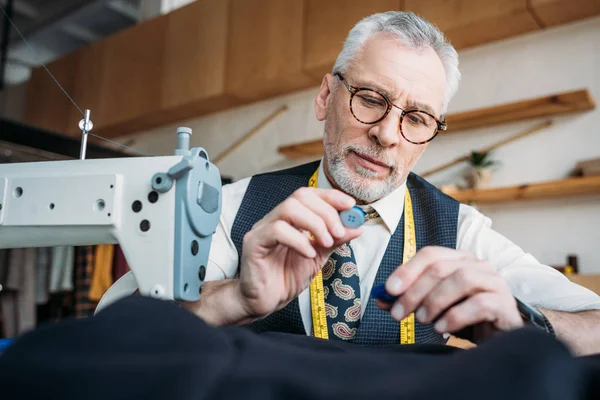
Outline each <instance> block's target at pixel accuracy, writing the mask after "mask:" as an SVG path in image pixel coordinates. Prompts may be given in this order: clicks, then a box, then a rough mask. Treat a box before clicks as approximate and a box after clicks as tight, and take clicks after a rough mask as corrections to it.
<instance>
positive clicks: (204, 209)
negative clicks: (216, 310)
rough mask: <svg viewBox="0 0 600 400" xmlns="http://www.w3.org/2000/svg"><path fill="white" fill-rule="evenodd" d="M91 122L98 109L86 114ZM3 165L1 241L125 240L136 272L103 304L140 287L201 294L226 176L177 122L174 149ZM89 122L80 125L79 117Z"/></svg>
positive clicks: (178, 295) (147, 291)
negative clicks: (154, 153)
mask: <svg viewBox="0 0 600 400" xmlns="http://www.w3.org/2000/svg"><path fill="white" fill-rule="evenodd" d="M86 121H89V112H88V113H87V115H86ZM82 123H83V125H82V128H83V130H84V135H83V138H84V140H83V141H82V153H81V154H82V156H81V159H80V160H68V161H49V162H33V163H15V164H0V248H19V247H46V246H59V245H74V246H81V245H95V244H119V245H120V246H121V247H122V250H123V253H124V255H125V258H126V259H127V262H128V264H129V267H130V268H131V272H132V273H131V274H128V275H125V276H124V277H123V278H121V279H120V280H119V281H117V282H115V283H114V284H113V286H112V287H111V288H110V289H109V290H108V291H107V292H106V293H105V295H104V297H103V298H102V301H101V302H100V304H99V305H98V308H97V310H99V309H101V308H103V307H106V306H107V305H108V304H110V303H112V302H114V301H116V300H117V299H119V298H121V297H123V296H126V295H129V294H131V286H132V285H131V280H132V279H134V280H135V283H136V284H135V285H134V287H136V288H138V289H139V291H140V293H141V294H142V295H148V296H153V297H158V298H161V299H169V300H181V301H196V300H199V298H200V294H199V293H200V288H201V287H202V285H203V283H204V279H205V276H206V269H207V266H208V253H209V250H210V245H211V239H212V234H213V233H214V232H215V229H216V227H217V224H218V222H219V216H220V213H221V176H220V172H219V169H218V168H217V167H216V166H215V165H213V164H212V163H211V162H210V160H209V157H208V154H207V152H206V151H205V150H204V149H202V148H192V149H190V148H189V143H190V136H191V134H192V131H191V129H189V128H179V129H178V130H177V137H178V140H177V149H176V150H175V152H174V153H175V154H174V155H172V156H163V157H131V158H118V159H93V160H92V159H89V160H85V145H86V141H85V139H87V132H88V131H89V130H90V129H91V124H90V125H85V123H86V122H85V121H84V120H82ZM80 125H81V124H80Z"/></svg>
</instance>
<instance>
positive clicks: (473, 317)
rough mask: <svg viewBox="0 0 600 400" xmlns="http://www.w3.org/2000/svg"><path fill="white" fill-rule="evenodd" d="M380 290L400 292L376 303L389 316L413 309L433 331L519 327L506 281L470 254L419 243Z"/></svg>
mask: <svg viewBox="0 0 600 400" xmlns="http://www.w3.org/2000/svg"><path fill="white" fill-rule="evenodd" d="M386 290H387V291H388V293H390V294H391V295H394V296H400V298H399V299H398V300H396V302H395V303H394V304H393V305H388V304H384V303H382V302H378V303H377V305H378V306H379V307H380V308H383V309H386V310H390V309H391V313H392V316H393V317H394V319H396V320H398V321H400V320H401V319H402V318H404V317H406V316H407V315H409V314H410V313H411V312H415V317H416V319H417V320H418V321H419V322H421V323H431V322H433V321H436V320H437V322H436V323H435V325H434V327H435V329H436V330H437V331H438V332H439V333H453V332H457V331H459V330H461V329H463V328H465V327H468V326H470V325H475V324H478V323H482V322H489V323H491V324H492V325H493V326H494V327H495V328H496V329H498V330H511V329H516V328H520V327H522V326H523V320H522V318H521V315H520V314H519V312H518V309H517V306H516V301H515V299H514V297H513V295H512V293H511V292H510V289H509V287H508V284H507V283H506V281H505V280H504V279H503V278H502V277H500V276H499V275H498V273H497V272H496V270H495V268H494V267H493V266H492V265H490V264H489V263H487V262H484V261H479V260H477V259H475V258H474V257H473V256H472V255H471V254H470V253H468V252H464V251H459V250H454V249H448V248H442V247H427V248H423V249H422V250H420V251H419V252H417V254H416V255H415V256H414V257H413V258H412V259H411V260H410V261H408V262H407V263H406V264H404V265H401V266H400V267H398V268H397V269H396V270H395V271H394V272H393V273H392V274H391V275H390V277H389V278H388V280H387V282H386Z"/></svg>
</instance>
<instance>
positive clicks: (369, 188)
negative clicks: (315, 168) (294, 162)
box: [325, 143, 401, 204]
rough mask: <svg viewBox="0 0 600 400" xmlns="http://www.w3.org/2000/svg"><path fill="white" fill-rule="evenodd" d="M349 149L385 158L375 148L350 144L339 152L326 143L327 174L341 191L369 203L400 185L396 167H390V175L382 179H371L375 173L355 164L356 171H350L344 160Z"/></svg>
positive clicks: (375, 175) (381, 158)
mask: <svg viewBox="0 0 600 400" xmlns="http://www.w3.org/2000/svg"><path fill="white" fill-rule="evenodd" d="M351 151H356V152H358V153H360V154H364V155H368V156H369V157H373V158H377V159H380V160H385V159H386V157H385V156H382V152H381V151H377V149H373V148H360V147H357V146H354V145H350V146H348V147H346V148H344V149H343V151H341V152H335V151H333V149H332V145H330V144H327V143H326V144H325V158H326V160H327V165H328V167H329V174H330V175H331V177H332V179H333V180H334V181H335V184H336V185H337V186H338V187H339V188H340V189H341V190H342V191H344V192H345V193H347V194H349V195H350V196H352V197H354V198H356V199H358V200H361V201H363V202H365V203H367V204H369V203H373V202H375V201H377V200H379V199H381V198H383V197H385V196H387V195H388V194H390V193H391V192H393V191H394V190H396V189H397V188H398V187H399V186H400V184H401V182H400V179H399V177H398V169H397V168H396V167H393V168H392V170H391V172H390V175H389V176H388V177H387V178H385V179H384V180H383V181H380V180H372V178H375V177H377V173H376V172H374V171H371V170H370V169H367V168H363V167H361V166H360V165H358V166H356V171H351V170H350V169H349V168H348V167H347V165H346V163H345V162H344V160H345V159H346V157H347V156H348V154H349V153H350V152H351ZM357 175H358V177H357ZM361 178H362V179H361Z"/></svg>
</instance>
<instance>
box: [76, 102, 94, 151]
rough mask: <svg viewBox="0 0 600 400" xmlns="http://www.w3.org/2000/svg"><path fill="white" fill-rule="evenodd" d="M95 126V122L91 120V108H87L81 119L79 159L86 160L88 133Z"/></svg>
mask: <svg viewBox="0 0 600 400" xmlns="http://www.w3.org/2000/svg"><path fill="white" fill-rule="evenodd" d="M93 127H94V124H93V122H92V121H91V120H90V110H85V117H84V119H82V120H81V121H79V129H81V150H80V152H79V159H80V160H85V152H86V150H87V138H88V133H89V132H90V131H91V130H92V128H93Z"/></svg>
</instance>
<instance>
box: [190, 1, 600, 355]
mask: <svg viewBox="0 0 600 400" xmlns="http://www.w3.org/2000/svg"><path fill="white" fill-rule="evenodd" d="M459 79H460V72H459V70H458V55H457V53H456V51H455V50H454V49H453V47H452V46H451V45H450V44H449V43H447V42H446V40H445V38H444V36H443V34H442V33H441V32H439V31H438V30H437V29H436V28H435V27H433V26H432V25H431V24H429V23H428V22H426V21H424V20H422V19H420V18H419V17H417V16H415V15H413V14H411V13H403V12H389V13H384V14H376V15H372V16H370V17H368V18H365V19H364V20H362V21H360V22H359V23H358V24H357V25H356V26H355V27H354V28H353V29H352V30H351V31H350V33H349V35H348V38H347V40H346V42H345V44H344V47H343V50H342V52H341V53H340V55H339V57H338V59H337V61H336V63H335V66H334V69H333V72H332V74H327V75H326V76H325V77H324V78H323V81H322V84H321V87H320V90H319V92H318V94H317V97H316V99H315V112H316V117H317V118H318V119H319V120H320V121H325V131H324V136H323V141H324V146H325V156H324V157H323V159H322V160H321V162H318V163H312V164H308V165H303V166H300V167H297V168H292V169H290V170H286V171H278V172H274V173H269V174H262V175H258V176H255V177H252V178H247V179H244V180H241V181H239V182H236V183H234V184H232V185H228V186H225V187H224V188H223V213H222V217H221V222H220V226H219V228H218V230H217V232H216V234H215V235H214V237H213V245H212V248H211V254H210V260H211V265H210V266H209V274H210V275H209V278H208V279H209V280H211V281H213V282H208V283H206V285H205V287H204V288H203V291H202V300H201V301H200V302H198V303H196V304H188V305H187V307H188V308H190V309H192V310H193V311H194V312H195V313H196V314H197V315H199V316H201V317H202V318H203V319H205V320H206V321H208V322H209V323H211V324H213V325H218V326H220V325H248V326H249V327H251V328H252V329H253V330H255V331H258V332H264V331H283V332H290V333H297V334H307V335H312V334H315V324H314V321H313V317H314V315H313V311H312V309H313V307H315V300H314V299H311V289H310V287H309V285H310V284H311V282H313V281H314V279H315V277H316V275H317V273H318V271H320V270H321V269H322V268H323V272H322V277H319V279H322V280H323V283H324V289H323V290H324V292H325V294H324V299H325V309H326V314H327V331H328V334H327V337H328V338H329V339H330V340H344V341H350V342H354V343H359V344H366V345H378V344H390V343H398V341H399V338H400V324H399V322H400V321H403V320H404V319H405V318H406V317H407V316H409V315H411V314H412V313H414V315H415V317H416V320H415V321H414V325H415V335H416V338H415V340H416V342H417V343H444V342H445V339H446V337H447V334H448V333H455V332H457V331H459V330H461V329H463V328H466V327H469V326H472V325H475V324H479V323H489V324H492V325H493V327H494V328H495V329H497V330H501V331H506V330H513V329H517V328H520V327H522V326H523V325H524V322H523V319H522V317H521V315H520V314H519V312H518V309H517V306H516V301H515V297H514V296H516V297H517V298H519V299H520V300H522V301H524V302H525V303H528V304H530V305H532V306H535V307H537V308H538V309H539V310H540V311H541V312H542V313H543V315H544V316H545V318H546V319H547V322H548V321H549V322H548V324H549V326H551V327H553V329H554V332H555V333H556V335H557V336H558V338H560V339H561V340H563V341H564V342H565V343H567V344H568V345H569V346H570V348H571V349H572V350H573V351H574V352H576V353H578V354H587V353H596V352H599V351H600V330H599V328H598V326H600V325H598V323H599V322H600V311H598V310H599V309H600V298H599V297H598V296H597V295H595V294H594V293H592V292H591V291H589V290H587V289H585V288H582V287H580V286H578V285H576V284H574V283H571V282H570V281H569V280H568V279H567V278H566V277H564V276H563V275H562V274H560V273H559V272H557V271H555V270H553V269H552V268H550V267H547V266H544V265H541V264H540V263H539V262H538V261H536V260H535V259H534V258H533V257H532V256H531V255H529V254H526V253H524V252H523V251H522V250H521V249H520V248H518V247H517V246H516V245H514V244H513V243H511V242H510V241H509V240H508V239H506V238H504V237H502V236H501V235H500V234H498V233H497V232H495V231H493V230H492V229H491V228H490V221H489V220H488V219H487V218H486V217H484V216H483V215H481V214H480V213H478V212H477V211H476V210H474V209H473V208H471V207H469V206H465V205H462V204H458V203H457V202H456V201H454V200H453V199H451V198H449V197H447V196H445V195H443V194H442V193H441V192H439V191H438V190H437V189H435V188H434V187H433V186H431V185H429V184H428V183H427V182H425V181H424V180H422V179H420V178H419V177H417V176H416V175H414V174H412V173H411V172H410V171H411V169H412V168H413V167H414V165H415V163H416V162H417V160H418V159H419V157H420V156H421V155H422V153H423V152H424V151H425V149H426V148H427V146H428V143H429V142H430V141H431V140H432V139H433V138H434V137H435V136H436V134H437V133H438V132H439V131H441V130H443V129H444V126H445V123H444V118H443V114H444V112H445V110H446V109H447V106H448V102H449V101H450V99H451V98H452V96H453V95H454V93H455V92H456V90H457V88H458V82H459ZM313 174H315V175H314V178H316V182H317V186H318V187H314V188H313V187H308V186H309V181H310V180H311V177H312V176H313ZM407 189H408V191H407ZM407 196H410V201H411V202H412V204H411V205H409V206H412V208H413V211H414V225H415V230H416V232H415V236H416V239H415V240H416V250H417V252H416V254H415V255H414V257H412V259H410V260H403V255H404V253H405V252H408V251H409V249H407V248H405V246H406V244H405V243H407V242H404V239H406V238H408V237H409V236H407V235H409V232H407V231H406V229H407V225H406V222H407V221H408V217H407V214H406V213H405V207H406V205H405V204H408V203H406V201H407ZM354 204H358V205H359V206H360V207H361V208H363V209H364V211H365V212H366V213H367V214H368V215H372V216H373V218H371V219H370V220H369V221H368V222H367V223H366V224H365V225H364V226H363V227H362V228H359V229H348V228H344V227H343V226H342V224H341V222H340V218H339V216H338V212H339V211H340V210H345V209H348V208H350V207H352V206H353V205H354ZM311 234H312V235H313V236H311ZM344 244H348V245H344ZM340 246H342V247H341V248H342V249H343V250H342V251H340V250H339V249H340ZM336 249H338V250H336ZM334 250H336V251H334ZM342 253H343V254H342ZM330 256H331V257H330ZM344 257H346V258H345V259H344ZM404 261H406V262H404ZM347 262H350V264H348V265H356V266H357V267H356V268H355V269H352V270H348V269H347V270H346V274H345V275H344V271H341V269H342V268H341V266H342V265H346V264H345V263H347ZM401 264H402V265H401ZM347 268H348V267H347ZM352 268H354V267H352ZM349 271H350V272H349ZM377 283H385V287H386V289H387V291H388V293H389V294H391V295H394V296H400V297H399V299H398V300H396V301H395V303H394V304H393V305H390V304H384V303H380V302H377V303H375V301H374V300H373V299H372V298H370V292H371V289H372V287H373V285H374V284H377ZM313 290H314V289H313ZM358 313H359V314H358ZM315 321H316V320H315Z"/></svg>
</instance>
